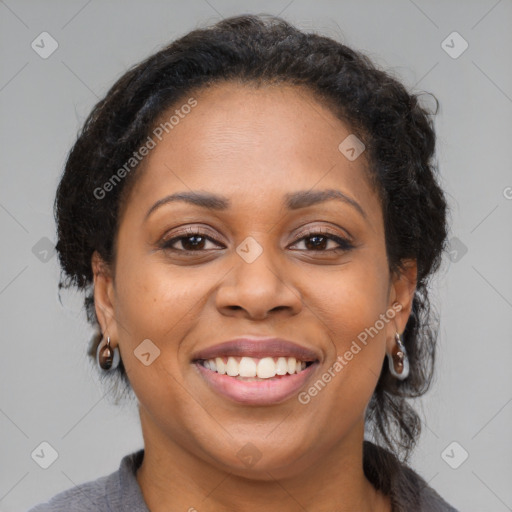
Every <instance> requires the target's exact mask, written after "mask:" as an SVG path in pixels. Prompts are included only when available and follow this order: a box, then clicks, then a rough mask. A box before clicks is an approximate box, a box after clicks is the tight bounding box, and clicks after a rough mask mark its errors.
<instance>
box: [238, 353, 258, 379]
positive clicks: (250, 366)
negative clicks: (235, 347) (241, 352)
mask: <svg viewBox="0 0 512 512" xmlns="http://www.w3.org/2000/svg"><path fill="white" fill-rule="evenodd" d="M238 374H239V375H240V377H256V362H255V361H254V359H253V358H252V357H242V359H240V364H239V365H238Z"/></svg>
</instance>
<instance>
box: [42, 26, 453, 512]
mask: <svg viewBox="0 0 512 512" xmlns="http://www.w3.org/2000/svg"><path fill="white" fill-rule="evenodd" d="M428 116H429V114H428V113H427V112H426V111H425V110H424V109H423V108H422V107H421V106H420V105H419V104H418V101H417V97H416V96H415V95H412V94H409V93H408V92H407V91H406V90H405V88H404V87H403V86H402V85H401V84H400V83H399V82H397V81H396V80H395V79H393V78H392V77H391V76H389V75H388V74H386V73H384V72H382V71H380V70H377V69H376V68H375V67H374V66H373V64H372V63H371V62H370V61H369V60H368V59H367V58H366V57H364V56H362V55H360V54H359V53H357V52H355V51H353V50H351V49H349V48H348V47H346V46H344V45H342V44H340V43H338V42H335V41H333V40H331V39H329V38H326V37H321V36H319V35H314V34H305V33H303V32H301V31H299V30H298V29H296V28H294V27H293V26H291V25H289V24H288V23H286V22H285V21H283V20H282V19H280V18H273V17H258V16H239V17H233V18H230V19H226V20H223V21H221V22H220V23H218V24H216V25H214V26H212V27H210V28H207V29H200V30H195V31H193V32H191V33H189V34H187V35H186V36H184V37H182V38H181V39H179V40H177V41H175V42H174V43H172V44H171V45H170V46H168V47H167V48H164V49H163V50H161V51H159V52H158V53H156V54H155V55H153V56H151V57H149V58H148V59H147V60H145V61H144V62H142V63H140V64H139V65H137V66H135V67H134V68H133V69H131V70H130V71H129V72H127V73H126V74H125V75H124V76H123V77H121V78H120V79H119V80H118V81H117V83H116V84H115V85H114V86H113V87H112V89H111V90H110V91H109V92H108V94H107V96H106V97H105V98H104V99H103V100H102V101H100V102H99V103H98V104H97V105H96V107H95V108H94V110H93V112H92V113H91V115H90V116H89V118H88V120H87V121H86V123H85V126H84V129H83V131H82V132H81V134H80V136H79V138H78V140H77V142H76V143H75V145H74V147H73V149H72V151H71V153H70V155H69V158H68V161H67V164H66V168H65V172H64V175H63V177H62V180H61V183H60V185H59V189H58V192H57V197H56V204H55V212H56V220H57V226H58V237H59V239H58V244H57V250H58V253H59V257H60V262H61V265H62V269H63V272H64V280H63V282H62V283H61V286H70V285H75V286H77V287H78V288H80V289H83V290H84V291H86V293H87V296H86V307H87V311H88V316H89V319H90V321H91V322H92V323H93V324H94V325H95V326H97V329H98V336H96V337H95V338H94V339H93V343H92V345H91V348H90V351H89V353H90V355H91V356H93V358H94V360H95V361H96V362H97V364H98V366H99V368H100V369H101V371H102V372H104V374H105V378H110V377H114V378H120V379H121V382H122V383H124V384H125V385H126V389H128V390H133V392H134V394H135V395H136V397H137V400H138V405H139V413H140V419H141V426H142V433H143V437H144V449H143V450H139V451H138V452H135V453H132V454H130V455H127V456H126V457H124V458H123V460H122V461H121V465H120V468H119V470H118V471H116V472H114V473H112V474H111V475H109V476H105V477H101V478H99V479H98V480H95V481H92V482H88V483H85V484H82V485H80V486H79V487H78V488H73V489H70V490H67V491H64V492H63V493H61V494H59V495H57V496H55V497H54V498H52V500H50V502H48V503H47V504H43V505H39V506H37V507H35V508H34V509H32V510H33V512H43V511H61V510H62V511H64V510H105V511H106V510H112V511H114V510H116V511H117V510H119V511H121V510H123V511H124V510H130V511H148V510H150V511H151V512H159V511H164V510H165V511H171V510H189V511H193V510H197V511H199V512H202V511H224V510H226V511H227V510H243V511H253V510H254V511H256V510H279V511H288V510H290V511H292V510H293V511H295V510H308V511H320V510H336V511H340V512H344V511H356V510H357V511H358V512H366V511H378V512H380V511H387V512H389V511H394V512H397V511H434V510H435V511H441V510H443V511H444V510H451V511H453V510H455V509H454V508H452V507H451V506H450V505H448V504H447V503H446V502H445V501H444V500H443V499H442V498H441V497H440V496H439V495H438V494H437V493H436V491H434V490H433V489H432V488H430V487H429V486H428V485H427V483H426V482H425V481H424V480H423V479H422V478H421V477H420V476H419V475H418V474H416V473H415V472H414V471H413V470H412V469H411V468H409V467H408V466H407V465H406V463H407V460H408V456H409V455H410V453H411V450H412V448H413V446H414V444H415V441H416V440H417V438H418V436H419V432H420V420H419V417H418V415H417V414H416V413H415V412H414V410H413V409H412V408H411V407H410V405H408V403H407V402H406V399H407V398H409V397H416V396H419V395H421V394H423V393H424V392H425V391H426V390H427V389H428V386H429V384H430V380H431V376H432V367H433V360H434V352H435V350H434V349H435V340H436V336H435V329H434V326H433V323H434V319H433V318H432V315H431V314H430V312H429V300H428V292H427V281H428V279H429V278H430V276H431V275H432V273H433V272H434V271H435V270H436V269H437V268H438V265H439V262H440V259H441V255H442V251H443V247H444V243H445V238H446V218H445V217H446V202H445V199H444V195H443V192H442V190H441V189H440V187H439V186H438V184H437V178H436V172H435V168H434V166H433V164H432V162H431V160H432V157H433V152H434V145H435V134H434V132H433V128H432V124H431V121H430V119H429V117H428ZM370 439H371V440H370Z"/></svg>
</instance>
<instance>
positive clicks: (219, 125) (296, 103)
mask: <svg viewBox="0 0 512 512" xmlns="http://www.w3.org/2000/svg"><path fill="white" fill-rule="evenodd" d="M190 98H193V99H194V100H195V101H196V102H197V104H196V105H195V106H194V108H193V109H188V108H187V109H181V106H182V105H186V104H187V102H188V100H189V99H190ZM184 112H188V113H184ZM179 114H181V115H179ZM173 115H174V118H173V121H174V122H173V124H172V128H169V125H168V126H167V128H168V130H167V131H168V133H166V131H164V132H163V135H162V137H161V140H158V139H155V142H156V145H155V147H154V148H153V149H152V150H151V151H150V153H149V154H148V155H147V156H146V157H145V160H144V162H143V165H142V172H141V173H140V176H139V177H138V179H137V180H136V184H135V187H134V190H133V191H132V199H133V198H134V196H137V202H138V204H143V203H144V204H145V205H146V206H148V205H149V206H151V205H150V204H149V203H151V202H155V201H158V200H159V199H160V198H161V197H162V196H165V195H168V194H171V193H174V192H177V191H190V190H208V191H210V192H214V193H218V194H222V195H224V196H232V197H233V201H232V204H233V205H234V206H236V204H237V198H243V200H244V202H245V204H249V203H250V202H252V203H254V204H255V205H261V204H262V202H263V203H265V202H267V201H275V199H276V198H277V197H278V196H284V195H285V194H288V193H289V192H290V191H294V190H310V189H313V188H320V189H327V188H336V189H338V190H341V191H343V192H347V193H349V194H351V195H352V196H353V197H354V196H356V197H357V200H358V202H365V203H368V202H370V203H371V202H375V193H374V191H373V189H372V187H371V185H370V182H369V180H368V179H367V170H366V167H367V162H366V158H365V154H364V153H363V154H362V155H361V156H360V157H359V158H357V159H356V160H354V161H350V160H349V159H347V158H346V156H345V155H344V154H342V152H341V151H340V149H339V145H340V143H342V142H343V141H344V140H345V139H346V138H347V137H349V136H350V135H351V130H350V127H349V126H348V125H347V124H345V123H343V122H342V121H341V120H339V119H338V118H337V117H336V116H335V114H334V113H333V112H332V111H331V110H330V109H329V108H328V107H327V106H326V105H325V104H323V103H322V102H320V101H318V99H317V98H316V97H315V95H314V94H313V93H312V92H310V91H309V90H308V89H306V88H302V87H298V86H293V85H284V84H278V85H271V86H268V85H265V86H260V87H256V86H254V85H252V84H238V83H231V82H228V83H223V84H217V85H214V86H212V87H209V88H207V89H201V90H199V91H197V92H195V93H191V94H190V96H187V97H185V98H184V99H182V100H181V102H179V103H177V104H176V105H174V106H173V107H172V108H171V109H169V110H168V111H167V112H165V113H164V115H162V116H161V119H160V120H159V121H160V122H162V123H165V122H166V121H169V119H170V118H171V116H173ZM131 202H132V201H130V203H131ZM149 206H148V207H149ZM278 206H280V205H278ZM369 207H372V205H369Z"/></svg>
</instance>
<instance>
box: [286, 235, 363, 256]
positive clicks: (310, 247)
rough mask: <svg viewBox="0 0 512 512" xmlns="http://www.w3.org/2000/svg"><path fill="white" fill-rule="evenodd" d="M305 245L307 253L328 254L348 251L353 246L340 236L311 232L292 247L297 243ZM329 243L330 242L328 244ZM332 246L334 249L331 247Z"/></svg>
mask: <svg viewBox="0 0 512 512" xmlns="http://www.w3.org/2000/svg"><path fill="white" fill-rule="evenodd" d="M303 241H304V243H305V247H306V250H307V251H317V252H328V251H338V250H343V251H348V250H350V249H352V248H353V247H354V246H353V245H352V244H351V243H350V242H349V241H348V240H347V239H346V238H342V237H340V236H337V235H334V234H330V233H322V232H318V233H317V232H311V233H308V234H307V235H306V236H302V237H301V238H299V239H298V240H296V241H295V242H294V243H293V245H297V244H298V243H299V242H303ZM329 242H332V243H331V244H329ZM333 244H334V247H333ZM329 245H330V247H329Z"/></svg>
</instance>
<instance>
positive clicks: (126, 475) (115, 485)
mask: <svg viewBox="0 0 512 512" xmlns="http://www.w3.org/2000/svg"><path fill="white" fill-rule="evenodd" d="M143 457H144V449H141V450H139V451H137V452H134V453H131V454H129V455H126V456H125V457H123V459H122V460H121V464H120V465H119V469H118V470H117V471H114V472H113V473H111V474H110V475H108V476H102V477H101V478H98V479H97V480H92V481H90V482H85V483H83V484H80V485H78V486H76V487H72V488H71V489H67V490H65V491H62V492H61V493H59V494H57V495H55V496H54V497H53V498H51V499H50V501H48V502H46V503H42V504H40V505H36V506H35V507H33V508H31V509H30V510H29V511H28V512H82V511H83V512H85V511H90V512H93V511H94V512H150V511H149V509H148V507H147V505H146V502H145V501H144V497H143V496H142V492H141V490H140V487H139V483H138V482H137V479H136V477H135V473H136V472H137V469H138V468H139V467H140V465H141V463H142V459H143Z"/></svg>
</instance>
